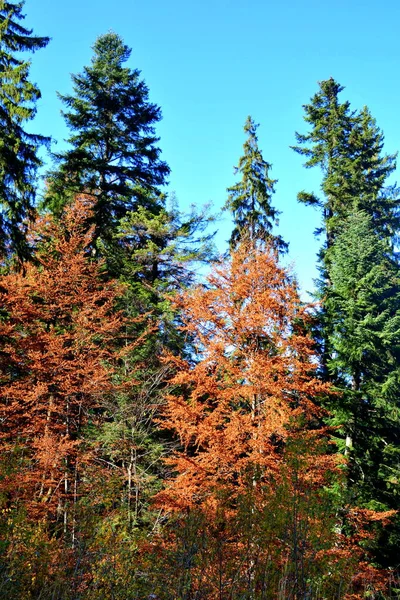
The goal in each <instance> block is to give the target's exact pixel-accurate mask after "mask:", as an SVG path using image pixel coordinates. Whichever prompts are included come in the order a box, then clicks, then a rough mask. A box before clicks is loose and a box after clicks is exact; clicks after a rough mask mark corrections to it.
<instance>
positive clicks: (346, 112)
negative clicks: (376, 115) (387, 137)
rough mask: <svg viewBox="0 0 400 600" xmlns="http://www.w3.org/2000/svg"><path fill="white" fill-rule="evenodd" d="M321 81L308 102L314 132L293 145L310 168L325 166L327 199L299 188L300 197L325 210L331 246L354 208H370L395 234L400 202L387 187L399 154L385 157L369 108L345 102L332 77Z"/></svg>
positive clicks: (380, 223)
mask: <svg viewBox="0 0 400 600" xmlns="http://www.w3.org/2000/svg"><path fill="white" fill-rule="evenodd" d="M319 85H320V89H319V91H318V92H317V93H316V94H315V95H314V96H313V98H312V99H311V102H310V103H309V104H306V105H304V106H303V108H304V112H305V117H304V120H305V122H306V123H308V124H309V126H310V130H309V132H308V133H306V134H300V133H296V140H297V143H298V145H297V146H293V149H294V150H295V151H296V152H298V153H299V154H300V155H302V156H304V157H305V158H306V162H305V164H304V166H305V167H306V168H312V167H319V168H320V169H321V172H322V177H323V179H322V185H321V191H322V194H323V197H322V198H318V197H317V196H316V195H315V194H309V193H307V192H300V194H299V195H298V199H299V201H300V202H303V203H305V204H308V205H312V206H317V207H319V208H320V209H321V210H322V216H323V229H324V230H325V233H326V246H327V248H329V247H330V246H331V245H332V244H333V243H334V240H335V236H336V234H337V232H338V231H340V228H341V223H342V219H344V218H346V217H347V216H348V215H349V214H351V213H352V211H353V210H366V211H367V212H369V214H371V215H373V216H374V218H375V219H376V220H377V224H378V226H379V227H381V228H382V230H384V231H386V232H387V233H391V234H393V232H394V230H395V229H396V227H397V228H398V226H399V220H398V219H399V215H398V211H397V207H398V202H397V200H396V199H395V198H394V190H392V189H387V190H385V189H384V185H385V182H386V179H387V177H388V176H389V175H390V174H391V173H392V172H393V171H394V169H395V168H396V163H395V159H396V156H395V155H387V156H382V154H381V152H382V148H383V134H382V132H381V131H380V130H379V128H378V127H377V126H376V123H375V120H374V119H373V118H372V117H371V114H370V112H369V110H368V109H367V108H366V107H364V109H363V110H362V111H361V112H360V113H356V112H355V111H352V110H351V108H350V103H349V102H347V101H346V102H343V103H341V102H340V100H339V94H340V93H341V92H342V91H343V89H344V88H343V86H341V85H340V84H339V83H337V82H336V81H335V80H334V79H332V78H331V79H328V80H326V81H322V82H320V84H319Z"/></svg>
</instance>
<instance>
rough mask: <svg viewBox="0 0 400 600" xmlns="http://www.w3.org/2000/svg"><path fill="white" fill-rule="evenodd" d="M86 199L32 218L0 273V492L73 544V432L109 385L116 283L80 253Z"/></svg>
mask: <svg viewBox="0 0 400 600" xmlns="http://www.w3.org/2000/svg"><path fill="white" fill-rule="evenodd" d="M91 210H92V200H91V198H90V197H89V196H85V195H81V196H79V197H77V199H76V201H75V203H74V204H73V205H72V206H70V207H69V208H68V209H67V210H66V212H65V215H64V217H63V219H62V220H61V221H60V222H57V221H55V220H54V219H52V218H50V217H42V218H39V219H38V220H37V222H36V223H35V224H34V226H33V228H32V230H31V232H30V241H31V243H32V244H33V246H34V249H35V254H34V256H35V260H34V262H31V263H28V264H26V265H25V268H24V271H23V272H21V271H11V272H10V273H9V274H6V275H3V276H1V278H0V304H1V319H0V340H1V342H0V368H1V375H0V377H1V387H0V443H1V459H0V460H1V469H0V470H1V480H0V494H1V499H2V504H3V506H4V507H5V510H9V511H12V510H17V509H19V508H23V510H24V511H25V512H26V514H27V516H28V519H32V520H33V521H36V522H39V520H42V521H43V519H45V520H46V521H48V522H52V523H53V524H54V527H53V528H54V529H55V530H60V531H61V532H63V535H64V537H67V538H68V539H69V542H72V545H73V543H74V535H75V523H74V514H73V513H74V505H75V504H76V502H77V499H78V498H79V495H80V482H81V481H82V469H84V465H85V464H88V463H89V462H90V461H91V460H92V458H93V457H92V455H91V453H90V451H89V448H88V445H87V444H86V445H85V441H84V439H83V435H82V432H83V430H84V427H85V426H86V425H87V424H88V423H89V422H92V423H93V424H95V423H96V420H97V419H98V418H100V415H101V410H100V408H99V406H100V401H101V398H102V397H103V396H104V395H105V394H107V393H109V392H110V391H111V390H112V389H113V386H114V384H113V381H112V376H113V369H114V367H115V365H116V364H117V362H118V354H117V352H116V340H118V338H119V337H120V336H121V335H122V330H123V326H124V323H123V320H122V318H121V315H120V314H118V313H117V312H116V311H115V308H114V307H115V300H116V297H117V296H118V295H120V294H121V288H120V287H119V286H118V285H116V284H115V283H113V282H109V281H106V282H105V281H104V280H103V279H104V278H102V275H101V271H102V269H103V266H102V264H99V263H98V262H93V261H92V260H91V257H90V252H89V250H88V248H89V246H90V243H91V240H92V236H93V230H92V229H90V230H88V227H87V223H88V219H89V218H90V216H91Z"/></svg>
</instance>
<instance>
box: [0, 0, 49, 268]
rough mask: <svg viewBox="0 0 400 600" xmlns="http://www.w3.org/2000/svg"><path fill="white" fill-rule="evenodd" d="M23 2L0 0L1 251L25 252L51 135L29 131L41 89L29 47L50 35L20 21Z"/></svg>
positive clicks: (41, 44)
mask: <svg viewBox="0 0 400 600" xmlns="http://www.w3.org/2000/svg"><path fill="white" fill-rule="evenodd" d="M23 6H24V2H7V1H6V0H1V1H0V207H1V208H0V251H1V253H2V254H4V253H6V254H8V253H10V252H16V253H17V254H18V256H19V257H20V258H24V257H26V255H27V245H26V242H25V234H26V218H27V217H31V216H32V214H33V206H34V201H35V192H36V180H35V175H36V173H37V169H38V167H39V166H40V165H41V164H42V163H41V160H40V158H39V156H38V149H39V148H40V146H41V145H43V144H47V143H48V142H49V138H46V137H44V136H42V135H38V134H33V133H28V132H27V131H26V129H25V127H26V123H27V122H29V121H31V120H32V119H33V118H34V116H35V114H36V103H37V101H38V100H39V98H40V91H39V88H38V87H37V86H36V85H35V84H34V83H32V82H31V81H30V79H29V68H30V62H29V61H27V60H25V59H24V58H23V56H24V54H25V53H26V52H35V50H38V49H39V48H44V47H45V46H46V45H47V43H48V42H49V38H48V37H39V36H35V35H32V30H30V29H26V28H25V27H24V26H23V25H22V24H21V21H22V20H23V19H24V18H25V16H24V14H23V12H22V10H23Z"/></svg>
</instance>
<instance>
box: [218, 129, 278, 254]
mask: <svg viewBox="0 0 400 600" xmlns="http://www.w3.org/2000/svg"><path fill="white" fill-rule="evenodd" d="M257 128H258V125H257V124H256V123H255V122H254V121H253V119H252V118H251V117H247V120H246V123H245V125H244V131H245V133H246V134H247V139H246V141H245V143H244V146H243V148H244V153H243V156H241V157H240V159H239V164H238V166H237V167H235V173H236V174H238V173H239V174H240V175H241V180H240V181H238V182H237V183H236V184H235V185H233V186H232V187H230V188H228V192H229V196H228V200H227V201H226V204H225V208H227V209H229V210H230V211H231V212H232V214H233V220H234V229H233V231H232V235H231V238H230V247H231V249H234V248H235V247H236V246H237V245H238V243H239V242H240V240H242V239H243V238H247V239H249V240H251V241H253V242H256V241H262V242H265V241H267V240H268V241H270V242H271V243H272V244H273V245H274V246H275V247H276V248H277V249H278V250H281V251H284V250H286V249H287V244H286V243H285V242H284V241H283V239H282V238H281V236H278V235H274V234H273V233H272V229H273V226H274V225H277V224H278V215H279V211H277V210H276V209H275V208H274V207H273V206H272V204H271V198H272V194H273V193H274V185H275V183H276V180H274V179H271V178H270V176H269V171H270V169H271V165H270V164H269V163H268V162H266V161H265V160H264V158H263V156H262V153H261V150H260V149H259V147H258V138H257Z"/></svg>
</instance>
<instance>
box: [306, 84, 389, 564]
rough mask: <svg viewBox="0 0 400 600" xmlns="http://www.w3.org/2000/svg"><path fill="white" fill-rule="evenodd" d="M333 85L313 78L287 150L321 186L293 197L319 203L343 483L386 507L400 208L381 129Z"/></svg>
mask: <svg viewBox="0 0 400 600" xmlns="http://www.w3.org/2000/svg"><path fill="white" fill-rule="evenodd" d="M342 90H343V88H342V86H340V85H339V84H337V82H335V81H334V80H333V79H330V80H328V81H324V82H321V83H320V91H319V92H318V93H317V94H316V95H315V96H314V97H313V98H312V101H311V103H310V104H308V105H306V106H305V107H304V108H305V112H306V116H305V120H306V122H308V123H309V124H310V126H311V128H310V131H309V133H308V134H306V135H300V134H297V140H298V142H299V144H300V145H299V146H298V147H296V148H295V150H296V151H297V152H299V153H300V154H303V155H305V156H306V157H307V162H306V163H305V166H306V167H314V166H318V167H320V168H321V170H322V176H323V178H322V185H321V190H322V193H323V196H322V198H321V199H318V198H316V197H315V196H314V195H312V194H306V193H304V192H302V193H301V194H299V200H300V201H304V202H306V203H308V204H314V205H316V206H318V207H320V208H321V210H322V217H323V223H322V228H321V231H323V232H324V233H325V236H326V241H325V243H324V244H323V246H322V249H321V253H320V270H321V279H320V281H319V287H318V296H319V299H320V304H321V308H320V311H319V314H318V326H317V331H316V337H317V339H318V341H319V343H320V353H321V367H322V368H321V374H322V376H323V377H324V378H325V379H327V380H330V381H331V382H333V383H334V384H335V386H336V387H337V389H338V390H339V392H340V393H339V395H338V396H336V397H333V399H332V401H331V402H330V404H329V408H330V410H331V412H332V414H333V421H334V423H335V424H336V425H338V426H339V430H338V431H339V432H340V435H339V436H338V437H339V438H340V439H339V440H338V444H339V447H340V448H341V450H342V451H343V452H344V453H345V454H346V455H347V456H348V457H349V461H350V468H349V471H348V486H349V490H351V493H352V495H353V497H354V501H355V502H356V503H358V504H362V505H366V506H373V507H377V506H378V507H391V508H393V507H395V506H396V505H397V502H398V500H397V492H396V485H395V482H396V481H397V480H398V479H397V471H398V466H397V464H398V449H399V439H400V438H399V431H398V428H397V425H396V421H397V418H398V417H397V415H398V401H397V397H398V364H399V363H398V360H399V356H398V339H397V329H398V316H397V315H398V309H399V295H398V294H399V287H398V286H399V275H398V262H397V258H396V254H395V245H396V238H397V235H398V231H399V225H400V221H399V217H400V213H399V208H398V207H399V201H398V199H397V197H396V196H397V189H396V188H395V187H388V186H387V178H388V176H389V175H390V174H391V173H392V172H393V170H394V168H395V164H396V163H395V159H396V157H395V155H384V154H383V134H382V132H381V131H380V130H379V128H378V127H377V125H376V123H375V120H374V119H373V118H372V116H371V114H370V112H369V110H368V109H367V108H365V107H364V109H363V110H362V111H360V112H359V113H356V112H354V111H351V109H350V105H349V103H348V102H344V103H340V101H339V98H338V96H339V94H340V92H341V91H342ZM394 535H395V533H394ZM384 545H385V546H386V548H384V547H383V545H382V544H381V546H380V548H378V549H377V555H378V557H379V560H381V561H382V562H385V564H390V565H392V566H394V564H395V563H396V559H395V555H394V553H393V547H394V546H393V545H392V550H390V549H389V546H390V544H387V543H385V544H384ZM390 553H392V556H391V557H390V556H389V555H390ZM385 555H386V558H384V556H385Z"/></svg>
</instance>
